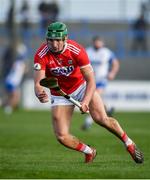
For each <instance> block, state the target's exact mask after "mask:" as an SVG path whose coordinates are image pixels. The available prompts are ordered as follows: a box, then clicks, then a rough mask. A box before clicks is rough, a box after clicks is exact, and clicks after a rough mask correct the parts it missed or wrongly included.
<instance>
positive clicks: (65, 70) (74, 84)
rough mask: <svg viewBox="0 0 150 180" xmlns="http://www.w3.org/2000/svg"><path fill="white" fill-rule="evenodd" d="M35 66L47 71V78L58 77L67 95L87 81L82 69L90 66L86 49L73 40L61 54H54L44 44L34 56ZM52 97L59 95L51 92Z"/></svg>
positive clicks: (68, 41)
mask: <svg viewBox="0 0 150 180" xmlns="http://www.w3.org/2000/svg"><path fill="white" fill-rule="evenodd" d="M34 64H36V65H38V66H39V67H40V69H41V70H45V76H46V77H56V78H57V79H58V84H59V86H60V88H61V89H62V90H63V91H64V92H65V93H67V94H71V93H72V92H74V91H75V90H76V89H77V88H78V87H79V86H80V85H81V84H82V83H83V82H84V81H85V80H84V77H83V75H82V73H81V72H80V68H82V67H84V66H87V65H89V64H90V62H89V58H88V56H87V53H86V52H85V50H84V48H83V47H82V46H81V45H79V44H78V43H77V42H75V41H73V40H67V42H66V44H65V46H64V50H63V51H62V52H61V53H60V54H55V53H52V52H51V51H50V50H49V48H48V46H47V44H46V43H44V44H42V45H41V47H40V48H39V49H38V50H37V52H36V54H35V56H34ZM51 94H52V95H57V96H58V95H59V94H58V93H57V92H56V91H54V90H51Z"/></svg>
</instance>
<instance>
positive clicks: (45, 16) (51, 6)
mask: <svg viewBox="0 0 150 180" xmlns="http://www.w3.org/2000/svg"><path fill="white" fill-rule="evenodd" d="M38 10H39V12H40V15H41V20H40V32H41V35H42V36H43V34H45V32H46V29H47V26H48V25H49V24H50V23H52V22H55V21H57V20H58V14H59V7H58V4H57V2H56V0H53V1H51V2H49V1H46V0H43V1H42V2H41V3H40V4H39V6H38Z"/></svg>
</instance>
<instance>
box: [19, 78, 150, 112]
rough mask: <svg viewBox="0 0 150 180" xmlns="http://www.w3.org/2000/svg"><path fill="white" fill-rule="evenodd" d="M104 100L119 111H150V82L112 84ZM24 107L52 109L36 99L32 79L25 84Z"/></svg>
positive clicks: (115, 82)
mask: <svg viewBox="0 0 150 180" xmlns="http://www.w3.org/2000/svg"><path fill="white" fill-rule="evenodd" d="M48 91H49V90H48V89H47V92H48ZM48 93H49V92H48ZM103 98H104V102H105V103H106V105H107V106H108V107H114V108H115V109H116V110H117V111H150V82H148V81H114V82H110V84H109V85H108V87H107V88H106V91H105V95H104V96H103ZM22 106H23V107H24V108H26V109H50V102H48V103H45V104H44V103H40V102H39V101H38V99H37V98H36V97H35V94H34V87H33V80H32V79H29V80H26V81H25V82H24V84H23V89H22Z"/></svg>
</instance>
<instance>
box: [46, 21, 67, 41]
mask: <svg viewBox="0 0 150 180" xmlns="http://www.w3.org/2000/svg"><path fill="white" fill-rule="evenodd" d="M67 35H68V32H67V27H66V25H65V24H64V23H61V22H55V23H51V24H50V25H49V26H48V29H47V32H46V38H47V39H63V40H64V39H65V36H67Z"/></svg>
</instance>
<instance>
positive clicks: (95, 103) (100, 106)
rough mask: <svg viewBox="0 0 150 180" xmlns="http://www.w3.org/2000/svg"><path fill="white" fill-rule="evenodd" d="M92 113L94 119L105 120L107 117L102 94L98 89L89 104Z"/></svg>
mask: <svg viewBox="0 0 150 180" xmlns="http://www.w3.org/2000/svg"><path fill="white" fill-rule="evenodd" d="M89 108H90V114H91V116H92V118H93V120H94V121H96V122H98V121H103V119H105V118H106V117H107V114H106V111H105V107H104V103H103V101H102V98H101V96H100V95H99V93H98V92H97V91H95V92H94V95H93V97H92V100H91V102H90V104H89Z"/></svg>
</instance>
